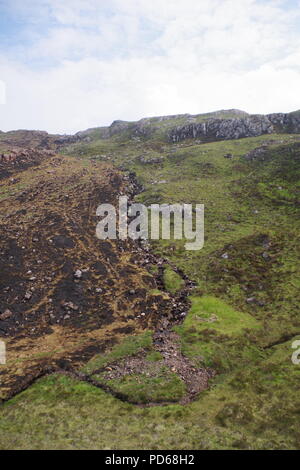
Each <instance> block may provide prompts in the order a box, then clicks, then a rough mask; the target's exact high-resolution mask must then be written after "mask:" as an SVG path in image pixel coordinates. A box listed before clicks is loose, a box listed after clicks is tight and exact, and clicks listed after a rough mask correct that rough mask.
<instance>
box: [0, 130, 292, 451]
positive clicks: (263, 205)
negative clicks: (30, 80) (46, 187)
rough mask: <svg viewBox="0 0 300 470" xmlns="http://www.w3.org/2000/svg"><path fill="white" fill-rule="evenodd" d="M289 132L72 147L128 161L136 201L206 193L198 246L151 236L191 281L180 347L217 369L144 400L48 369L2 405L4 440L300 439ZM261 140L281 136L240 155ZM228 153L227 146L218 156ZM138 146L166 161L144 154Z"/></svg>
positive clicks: (255, 444) (38, 444) (113, 444)
mask: <svg viewBox="0 0 300 470" xmlns="http://www.w3.org/2000/svg"><path fill="white" fill-rule="evenodd" d="M294 139H295V136H294V137H293V136H288V135H280V136H274V135H272V136H263V137H259V138H250V139H243V140H239V141H230V142H218V143H211V144H204V145H195V143H194V142H186V143H185V144H181V145H177V146H173V145H166V144H165V143H163V142H159V141H149V142H134V141H132V140H130V141H128V142H122V141H120V140H119V139H118V138H114V139H112V140H110V141H108V140H98V141H97V140H96V141H92V142H91V143H89V144H77V145H73V146H71V147H70V148H69V149H68V152H69V153H71V154H74V155H77V156H79V157H81V158H90V157H94V158H97V159H99V160H107V159H109V160H110V161H111V162H113V163H115V164H117V165H119V166H122V167H124V168H128V169H130V170H134V171H135V172H136V173H137V175H138V177H139V179H140V180H141V181H142V182H143V184H144V186H145V191H144V192H143V193H142V194H141V195H140V196H139V198H138V199H139V200H140V201H142V202H145V203H147V204H149V203H151V202H170V203H171V202H185V203H188V202H191V203H192V202H193V203H204V204H205V207H206V243H205V247H204V249H203V250H201V251H199V252H186V251H185V250H184V247H183V244H184V243H183V242H182V241H171V242H160V243H157V244H155V246H154V248H155V250H156V251H157V252H158V253H163V254H164V255H165V256H166V255H167V256H168V257H169V258H170V259H171V260H172V261H174V262H176V263H177V265H179V266H180V267H181V268H182V269H184V270H185V271H186V273H187V274H189V276H191V277H192V278H193V279H195V280H196V281H197V283H198V289H197V291H196V292H195V295H194V296H193V299H192V301H193V306H192V309H191V311H190V313H189V315H188V317H187V319H186V321H185V323H184V324H183V326H181V327H179V328H178V331H179V332H180V334H181V337H182V344H183V349H184V352H185V353H186V354H188V355H189V356H190V357H192V358H193V359H194V361H195V363H197V364H203V363H204V364H207V365H212V366H213V367H215V368H216V369H217V371H218V372H219V374H218V375H217V377H216V378H215V379H214V381H213V382H212V384H211V389H210V390H209V391H207V392H205V393H203V394H201V396H199V398H198V399H197V400H196V401H195V402H194V403H193V404H191V405H189V406H186V407H182V406H179V405H172V406H167V407H163V408H159V407H154V408H149V409H140V408H136V407H133V406H130V405H126V404H122V403H121V402H119V401H117V400H115V399H113V398H111V397H110V396H108V395H106V394H104V393H103V392H101V391H99V390H95V389H93V388H92V387H90V386H88V385H84V384H81V383H76V382H75V381H73V380H71V379H66V378H61V377H50V378H47V379H43V380H41V381H40V382H38V383H36V384H35V385H34V386H32V387H31V388H30V389H29V390H27V391H26V392H24V393H22V394H21V395H19V396H18V397H16V398H15V399H13V400H11V401H10V402H9V403H7V404H6V405H5V406H4V407H3V409H2V419H1V421H0V429H1V430H3V432H1V434H0V436H1V437H0V447H1V448H9V447H18V448H28V447H34V448H45V447H46V448H112V449H119V448H128V449H133V448H151V449H162V448H168V449H173V448H174V449H176V448H181V449H186V448H190V449H193V448H195V449H206V448H234V449H239V448H256V449H261V448H299V447H300V431H299V425H298V422H299V410H300V402H299V394H298V389H299V373H300V369H299V366H295V365H293V364H292V362H291V355H292V349H291V344H292V340H293V339H294V338H297V337H298V338H299V333H300V320H299V311H298V306H299V278H300V276H299V236H298V233H299V148H298V147H297V146H294V145H293V144H292V142H293V140H294ZM265 141H276V142H275V143H273V144H272V145H271V146H270V147H269V157H268V158H266V159H265V160H264V161H261V162H247V161H245V160H244V159H243V158H242V156H243V155H244V154H245V153H246V152H248V151H250V150H252V149H254V148H255V147H257V146H259V145H261V144H262V143H263V142H265ZM279 141H280V142H279ZM225 153H233V155H234V158H233V159H232V160H227V159H224V157H223V156H224V154H225ZM140 156H146V157H147V158H150V159H151V158H154V157H157V156H162V157H163V161H162V163H158V164H142V163H141V162H140ZM161 181H166V183H158V182H161ZM280 188H282V189H280ZM297 204H298V206H297ZM225 253H227V255H228V256H227V257H226V258H223V257H222V255H224V254H225ZM171 284H172V283H171ZM171 288H172V285H171ZM253 298H254V299H255V300H254V301H253V300H251V301H250V300H249V299H253ZM297 335H298V336H297ZM274 343H278V344H275V345H274V346H272V345H273V344H274ZM125 350H127V349H126V348H125ZM125 354H132V351H129V352H126V353H125ZM101 360H104V361H105V358H102V359H101ZM20 410H21V413H20ZM83 423H84V424H83Z"/></svg>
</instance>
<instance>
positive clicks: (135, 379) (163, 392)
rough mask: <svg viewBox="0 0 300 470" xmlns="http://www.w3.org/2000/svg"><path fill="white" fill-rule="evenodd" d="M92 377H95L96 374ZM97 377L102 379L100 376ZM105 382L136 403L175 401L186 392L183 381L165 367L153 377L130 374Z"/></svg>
mask: <svg viewBox="0 0 300 470" xmlns="http://www.w3.org/2000/svg"><path fill="white" fill-rule="evenodd" d="M94 378H96V379H97V375H96V376H94ZM99 378H100V380H101V381H102V380H103V378H102V377H99ZM107 383H108V384H109V385H110V387H112V388H113V389H114V390H116V391H118V392H121V393H124V394H125V395H126V396H128V397H130V399H131V400H133V401H135V402H137V403H149V402H153V403H163V402H175V403H176V402H178V401H179V400H180V399H181V398H182V397H183V396H184V395H185V392H186V389H185V384H184V382H183V381H182V380H181V379H180V378H179V377H178V376H177V375H176V374H174V373H172V372H170V371H169V370H168V369H167V368H166V367H162V368H161V370H160V372H159V373H158V374H157V376H155V377H149V376H147V374H131V375H125V376H124V377H122V378H121V379H114V380H109V381H107Z"/></svg>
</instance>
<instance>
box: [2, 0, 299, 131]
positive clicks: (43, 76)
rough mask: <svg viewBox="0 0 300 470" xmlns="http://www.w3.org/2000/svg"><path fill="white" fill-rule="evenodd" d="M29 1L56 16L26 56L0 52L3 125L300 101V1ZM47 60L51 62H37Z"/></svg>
mask: <svg viewBox="0 0 300 470" xmlns="http://www.w3.org/2000/svg"><path fill="white" fill-rule="evenodd" d="M26 3H27V4H28V3H29V4H31V7H32V6H33V4H35V5H36V8H37V9H36V10H35V13H34V21H35V22H38V17H39V15H42V14H43V15H44V14H45V12H47V14H48V15H49V19H50V18H51V19H52V21H53V25H52V26H51V28H50V29H49V30H47V31H45V33H43V34H40V35H39V37H38V38H37V40H36V41H35V43H34V44H32V45H31V46H30V48H28V47H27V48H24V50H23V53H22V55H23V57H24V60H21V58H20V50H19V55H18V56H16V55H15V56H14V55H10V56H9V55H8V54H7V53H5V54H4V55H3V54H2V58H0V66H1V72H0V78H1V79H3V80H5V81H6V83H7V104H6V105H5V106H2V107H1V110H0V111H1V115H0V129H2V130H8V129H11V128H20V127H22V128H24V127H26V128H39V129H42V128H43V129H46V130H49V131H51V132H74V131H77V130H80V129H84V128H87V127H92V126H97V125H105V124H109V123H110V122H111V121H112V120H114V119H128V120H134V119H138V118H141V117H144V116H149V115H162V114H172V113H174V114H176V113H185V112H190V113H200V112H206V111H212V110H216V109H221V108H233V107H236V108H240V109H245V110H246V111H249V112H259V113H268V112H275V111H290V110H294V109H297V108H300V96H299V83H300V69H299V63H300V62H299V57H300V47H299V37H300V33H298V32H297V29H296V28H295V24H296V23H295V22H296V21H297V20H299V10H298V9H297V8H294V9H293V8H290V9H287V8H286V7H285V2H283V1H276V0H272V1H265V2H263V1H261V0H243V2H236V0H211V1H210V2H207V1H204V0H186V1H185V2H182V1H181V0H164V1H163V2H162V1H161V0H151V1H150V2H149V1H146V0H126V2H124V1H123V0H112V1H111V2H110V3H109V5H110V7H109V8H108V7H107V5H108V3H107V2H106V1H101V0H100V1H99V0H98V1H96V0H85V1H82V0H75V1H74V0H72V2H71V1H70V0H66V1H65V2H60V1H58V0H51V2H49V1H47V0H43V1H41V2H36V0H30V1H29V2H26ZM14 8H15V9H17V8H19V9H21V8H23V7H22V5H21V4H20V3H18V2H16V1H15V2H14ZM29 10H30V11H31V8H29ZM18 11H20V10H18ZM25 13H26V12H25V11H24V10H23V15H25ZM16 58H17V60H16ZM45 58H46V59H47V60H48V61H49V62H50V63H51V66H48V67H47V66H46V63H45V61H44V59H45ZM39 59H43V61H44V62H43V67H42V68H41V67H40V68H39V67H36V66H35V67H33V65H32V63H31V62H30V61H38V60H39ZM30 64H31V65H30Z"/></svg>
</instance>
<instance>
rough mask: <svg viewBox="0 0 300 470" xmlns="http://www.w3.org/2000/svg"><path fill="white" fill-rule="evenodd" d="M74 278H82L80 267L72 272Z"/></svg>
mask: <svg viewBox="0 0 300 470" xmlns="http://www.w3.org/2000/svg"><path fill="white" fill-rule="evenodd" d="M74 277H75V279H81V278H82V271H81V270H80V269H77V271H75V273H74Z"/></svg>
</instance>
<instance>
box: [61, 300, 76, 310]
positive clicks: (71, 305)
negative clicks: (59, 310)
mask: <svg viewBox="0 0 300 470" xmlns="http://www.w3.org/2000/svg"><path fill="white" fill-rule="evenodd" d="M62 306H63V307H64V308H65V309H70V310H73V311H74V312H77V311H78V310H79V307H78V306H77V305H75V304H74V303H73V302H63V304H62Z"/></svg>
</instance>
